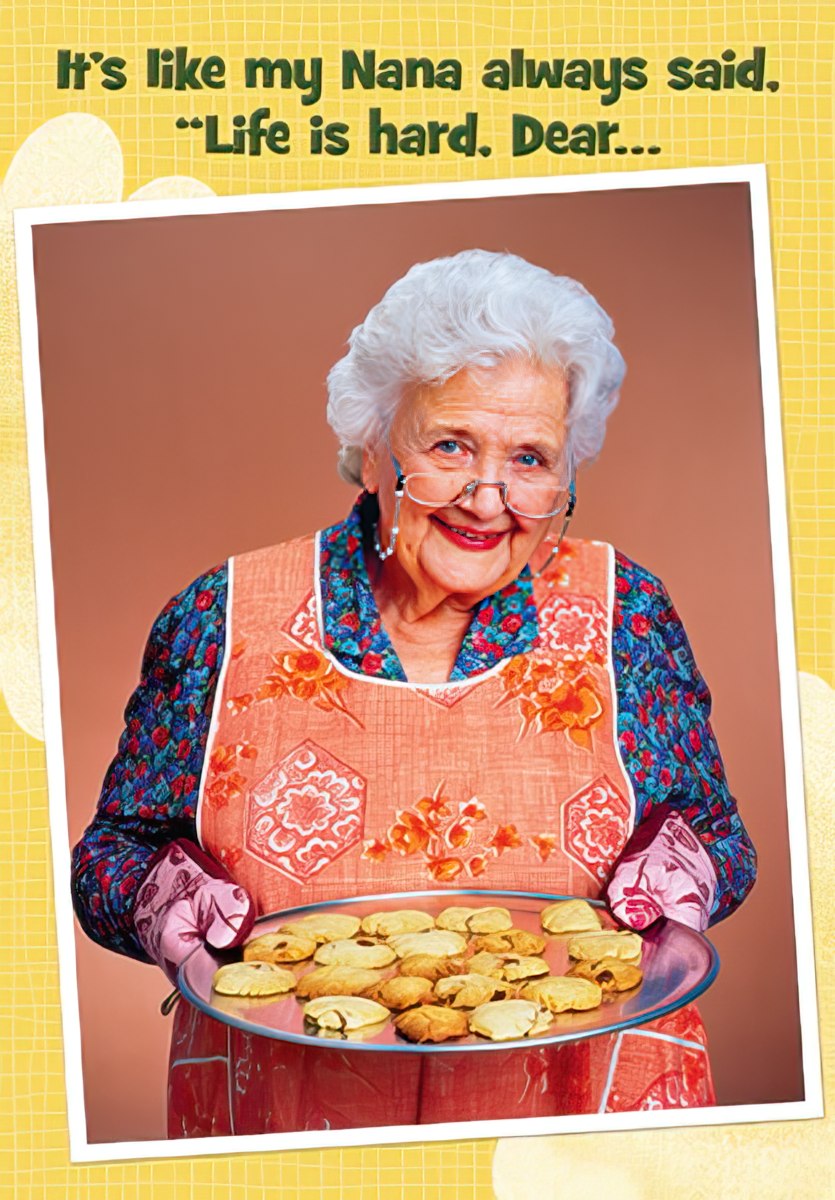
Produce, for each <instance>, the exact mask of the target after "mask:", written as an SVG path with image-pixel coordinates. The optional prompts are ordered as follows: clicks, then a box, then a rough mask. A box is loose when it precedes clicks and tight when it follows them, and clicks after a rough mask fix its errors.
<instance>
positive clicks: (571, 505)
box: [531, 479, 577, 587]
mask: <svg viewBox="0 0 835 1200" xmlns="http://www.w3.org/2000/svg"><path fill="white" fill-rule="evenodd" d="M569 496H570V498H569V501H568V508H567V509H566V513H565V519H564V521H563V523H562V529H561V530H560V536H559V537H558V538H557V544H556V546H555V547H554V549H553V550H552V551H551V553H550V554H549V555H548V557H547V558H546V560H545V562H544V563H543V564H542V566H541V567H540V568H539V570H538V571H534V572H533V574H532V576H531V578H533V579H541V578H542V576H543V575H544V574H545V572H546V571H547V570H548V568H549V567H550V565H551V563H552V562H553V561H554V559H555V558H556V557H557V555H558V554H559V552H560V546H561V545H562V539H563V538H564V537H565V531H566V529H568V522H569V521H570V520H571V518H572V516H573V514H574V509H575V508H576V507H577V492H576V491H575V488H574V480H573V479H572V481H571V487H570V492H569ZM549 586H551V587H553V586H554V585H553V582H551V584H550V585H549Z"/></svg>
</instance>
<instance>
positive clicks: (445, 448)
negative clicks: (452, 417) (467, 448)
mask: <svg viewBox="0 0 835 1200" xmlns="http://www.w3.org/2000/svg"><path fill="white" fill-rule="evenodd" d="M460 448H461V447H460V445H459V443H458V442H456V441H455V440H454V439H453V438H447V439H445V440H444V441H443V442H437V443H436V445H435V449H436V450H440V451H441V453H442V454H455V453H456V451H458V450H460Z"/></svg>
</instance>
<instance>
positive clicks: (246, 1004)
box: [178, 889, 719, 1054]
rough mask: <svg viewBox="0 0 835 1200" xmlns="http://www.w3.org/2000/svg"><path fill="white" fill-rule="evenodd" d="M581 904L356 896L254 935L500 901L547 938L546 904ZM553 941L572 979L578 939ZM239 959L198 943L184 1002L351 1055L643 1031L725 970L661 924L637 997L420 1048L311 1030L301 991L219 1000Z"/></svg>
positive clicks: (300, 970)
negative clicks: (510, 1032)
mask: <svg viewBox="0 0 835 1200" xmlns="http://www.w3.org/2000/svg"><path fill="white" fill-rule="evenodd" d="M573 898H574V897H571V896H558V895H545V894H543V893H531V892H507V891H487V890H483V891H482V890H473V889H462V890H444V891H427V892H401V893H397V894H388V895H384V896H363V897H360V898H358V899H355V900H335V901H331V902H329V903H326V904H308V905H304V906H302V907H300V908H289V909H285V910H284V911H282V912H278V913H271V914H270V915H269V916H265V917H262V918H260V920H258V921H257V922H256V924H255V928H254V929H253V933H252V936H256V935H257V934H262V933H270V932H271V931H273V930H275V929H278V928H280V927H281V926H282V925H285V924H287V922H288V921H292V920H296V919H298V918H299V917H301V916H307V915H309V914H311V913H319V912H326V911H328V910H333V909H337V910H338V911H339V912H343V913H350V914H352V915H353V916H357V917H365V916H368V915H369V914H370V913H373V912H382V911H391V910H393V909H398V908H417V909H420V910H421V911H425V912H427V913H428V914H430V915H431V916H437V914H438V913H440V912H441V911H442V910H443V909H444V908H447V907H449V906H450V905H454V904H470V905H471V906H473V907H475V906H476V905H477V904H483V905H492V904H498V905H501V906H503V907H504V908H507V909H509V910H510V914H511V916H512V918H513V922H514V925H515V926H516V927H517V928H520V929H528V930H530V931H531V932H535V933H542V932H543V931H542V928H541V926H540V921H539V914H540V912H541V911H542V909H543V908H544V907H545V905H546V904H550V903H551V902H552V901H554V900H570V899H573ZM584 898H585V897H584ZM589 903H591V904H593V905H594V906H595V907H596V908H598V909H599V910H600V915H601V918H602V920H603V924H604V928H612V929H614V928H616V924H615V922H614V921H613V920H612V918H611V916H610V915H609V914H608V912H606V910H605V908H604V906H603V904H602V902H601V901H599V900H598V901H595V900H592V901H589ZM545 936H546V937H547V939H548V944H547V946H546V948H545V950H544V951H543V953H542V956H541V957H543V958H544V959H545V960H546V962H547V963H548V965H549V967H550V970H551V974H552V975H563V974H565V972H566V970H567V969H568V966H569V958H568V952H567V942H568V938H569V936H570V935H567V934H546V935H545ZM240 957H241V952H240V950H239V949H238V950H234V951H230V952H225V953H221V952H218V951H212V950H210V949H209V948H208V947H206V946H201V947H198V948H197V949H196V950H195V951H194V952H193V953H192V954H191V955H190V956H189V957H188V959H186V961H185V962H184V963H183V964H182V966H181V967H180V970H179V975H178V985H179V988H180V991H181V992H182V994H183V996H184V997H185V998H186V1000H188V1001H189V1002H190V1003H191V1004H193V1005H195V1006H196V1007H197V1008H199V1009H201V1010H202V1011H203V1012H205V1013H207V1014H208V1015H209V1016H210V1017H215V1018H216V1019H217V1020H218V1021H222V1022H224V1023H225V1024H227V1025H232V1026H234V1027H235V1028H237V1029H241V1030H244V1031H245V1032H247V1033H253V1034H259V1035H260V1036H262V1037H269V1038H278V1039H279V1040H282V1041H288V1042H299V1043H302V1044H303V1045H307V1046H321V1047H323V1048H324V1047H327V1046H337V1047H339V1048H341V1049H342V1050H347V1049H356V1050H383V1051H394V1052H396V1053H407V1054H439V1053H445V1052H446V1053H449V1052H452V1051H454V1052H469V1051H485V1050H510V1049H513V1048H514V1047H519V1046H528V1047H530V1046H531V1045H532V1044H533V1043H536V1044H538V1045H547V1044H548V1043H554V1042H568V1041H573V1040H576V1039H577V1038H586V1037H593V1036H596V1035H599V1034H603V1033H613V1032H618V1031H619V1030H622V1029H628V1028H630V1027H631V1026H633V1025H644V1024H646V1023H647V1022H648V1021H653V1020H656V1019H657V1018H658V1017H663V1016H665V1015H666V1014H667V1013H670V1012H674V1011H675V1010H676V1009H678V1008H682V1007H684V1005H685V1004H689V1003H690V1002H691V1001H692V1000H694V999H695V998H696V997H697V996H699V995H701V993H702V992H704V991H705V990H706V988H708V987H709V986H710V985H711V983H712V982H713V980H714V979H715V978H716V975H717V972H718V970H719V956H718V955H717V953H716V951H715V949H714V948H713V946H712V945H711V944H710V942H709V941H708V940H707V938H706V937H704V936H703V935H702V934H700V933H697V932H696V931H695V930H693V929H689V928H688V927H687V926H686V925H680V924H678V923H677V922H676V921H660V922H658V923H657V924H656V925H654V926H653V927H652V928H651V930H650V931H649V932H648V933H645V934H644V935H643V956H642V959H641V970H642V971H643V974H644V979H643V983H642V984H641V985H640V987H638V988H634V989H633V990H632V991H630V992H621V993H617V992H616V993H611V994H608V995H605V994H604V998H603V1003H602V1005H601V1006H600V1007H599V1008H596V1009H593V1010H592V1011H591V1012H582V1013H561V1014H559V1015H557V1016H555V1017H554V1020H553V1023H552V1025H551V1026H550V1028H549V1029H548V1031H547V1032H546V1033H544V1034H540V1035H538V1036H537V1037H535V1038H532V1039H531V1038H523V1039H519V1040H516V1041H505V1042H492V1041H488V1040H486V1039H484V1038H482V1037H479V1036H478V1035H477V1034H470V1035H468V1036H467V1037H464V1038H457V1039H455V1040H453V1041H449V1042H441V1043H439V1044H437V1045H435V1044H431V1043H427V1044H424V1045H414V1044H413V1043H411V1042H407V1041H406V1040H405V1039H403V1038H402V1037H401V1036H400V1035H399V1034H398V1032H397V1030H396V1029H395V1027H394V1025H393V1023H392V1022H391V1021H388V1022H387V1023H386V1025H385V1026H384V1027H383V1028H382V1029H380V1028H379V1027H377V1028H375V1029H370V1030H366V1031H363V1030H357V1031H356V1032H355V1033H353V1034H349V1035H345V1034H340V1033H333V1032H331V1031H322V1032H320V1033H315V1032H312V1031H311V1028H310V1026H309V1025H307V1024H306V1023H305V1020H304V1016H303V1013H302V1004H301V1003H300V1001H299V1000H297V999H296V998H295V996H294V995H293V994H292V993H291V994H290V995H285V996H278V997H264V998H263V999H253V998H251V997H232V996H220V995H218V994H217V993H216V992H214V991H213V990H212V979H213V978H214V974H215V972H216V971H217V969H218V967H220V966H222V965H223V964H224V963H227V962H236V961H238V960H239V959H240ZM285 965H287V964H285ZM313 966H314V964H313V963H312V961H311V960H309V959H308V960H307V961H306V962H304V963H300V964H298V966H297V967H295V968H292V967H289V965H288V969H293V970H294V973H295V974H296V975H298V976H299V977H301V976H302V975H303V974H305V973H306V972H307V971H310V970H312V969H313ZM387 973H388V974H394V973H395V969H394V968H390V970H389V971H388V972H387Z"/></svg>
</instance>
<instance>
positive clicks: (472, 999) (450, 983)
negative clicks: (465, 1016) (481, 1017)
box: [435, 974, 513, 1008]
mask: <svg viewBox="0 0 835 1200" xmlns="http://www.w3.org/2000/svg"><path fill="white" fill-rule="evenodd" d="M512 990H513V987H512V985H511V984H509V983H506V982H505V981H504V980H503V979H491V978H490V976H489V975H475V974H473V975H450V976H449V977H448V978H447V979H439V980H438V982H437V983H436V984H435V995H436V996H437V997H438V999H439V1000H443V1001H445V1002H446V1003H451V1004H452V1007H453V1008H478V1006H479V1004H486V1003H487V1001H488V1000H495V999H500V1000H504V999H506V998H507V996H508V995H509V994H510V993H511V992H512Z"/></svg>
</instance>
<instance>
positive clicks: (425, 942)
mask: <svg viewBox="0 0 835 1200" xmlns="http://www.w3.org/2000/svg"><path fill="white" fill-rule="evenodd" d="M388 944H389V946H391V947H392V949H393V950H394V952H395V954H396V955H397V957H398V958H409V957H410V956H411V955H413V954H431V955H433V956H434V957H435V958H449V957H450V956H451V955H453V954H463V953H464V951H465V950H466V949H467V943H466V941H465V940H464V938H463V937H462V936H461V934H460V933H452V932H451V931H450V930H447V929H433V930H431V931H430V932H429V933H400V934H396V935H395V936H394V937H390V938H389V939H388Z"/></svg>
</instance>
